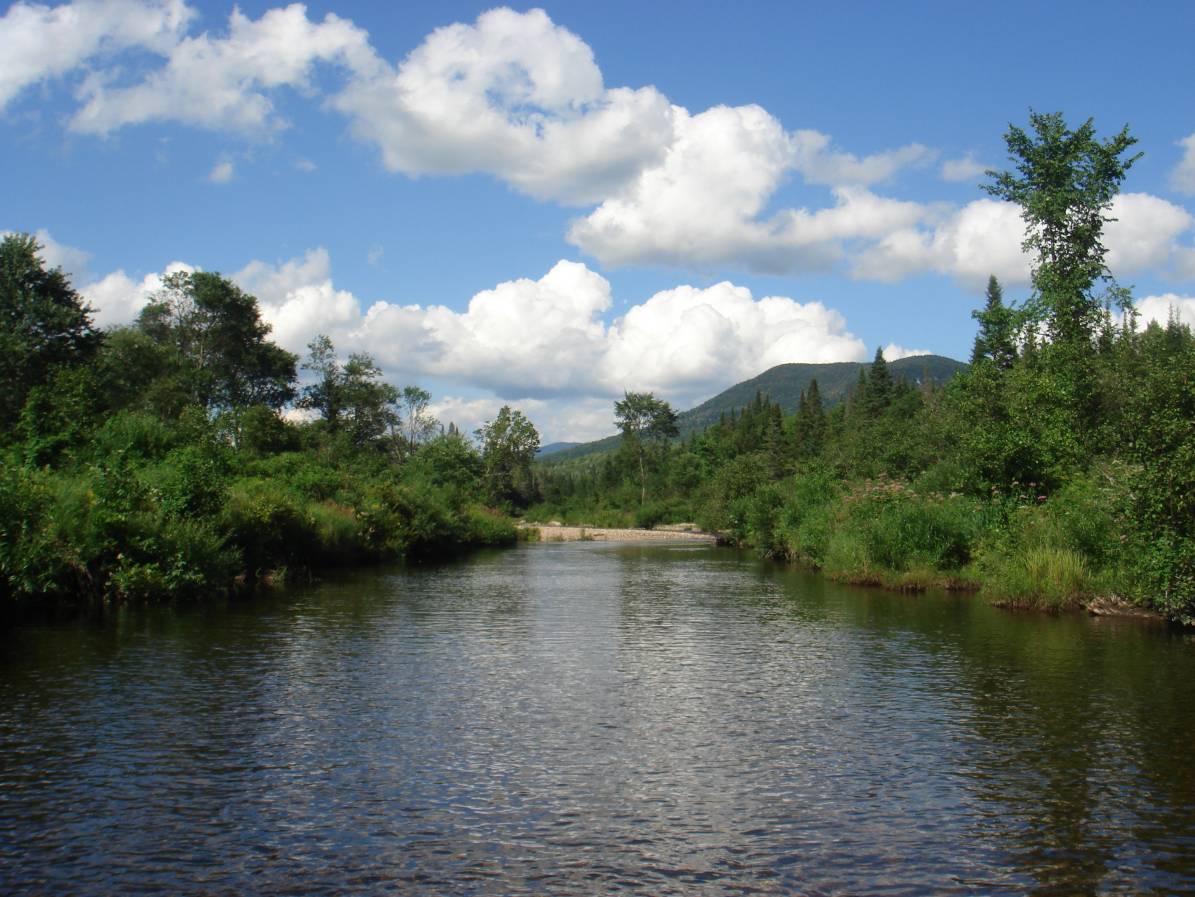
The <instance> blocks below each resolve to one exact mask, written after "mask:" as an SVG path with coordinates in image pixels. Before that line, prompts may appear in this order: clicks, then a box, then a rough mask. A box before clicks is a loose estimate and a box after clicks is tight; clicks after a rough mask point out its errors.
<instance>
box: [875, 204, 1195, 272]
mask: <svg viewBox="0 0 1195 897" xmlns="http://www.w3.org/2000/svg"><path fill="white" fill-rule="evenodd" d="M1110 215H1111V217H1112V218H1115V219H1116V220H1115V221H1110V222H1109V223H1108V224H1107V225H1106V226H1105V228H1104V245H1105V246H1107V247H1108V256H1107V261H1108V266H1109V268H1110V270H1111V271H1112V272H1113V273H1114V274H1116V275H1117V276H1120V275H1127V274H1132V273H1134V272H1137V271H1142V270H1146V269H1149V268H1173V269H1174V270H1175V272H1176V273H1180V274H1181V269H1182V265H1183V253H1184V251H1189V250H1184V248H1183V247H1182V246H1181V245H1180V243H1179V239H1180V237H1182V235H1183V234H1185V233H1186V232H1188V231H1189V230H1191V228H1192V226H1195V217H1193V216H1192V215H1191V214H1190V213H1189V212H1187V211H1186V210H1185V209H1183V208H1181V207H1179V206H1176V205H1174V204H1173V203H1170V202H1167V201H1166V200H1164V199H1159V198H1158V197H1156V196H1150V195H1149V194H1146V193H1124V194H1121V195H1119V196H1117V197H1116V198H1115V199H1114V200H1113V202H1112V208H1111V210H1110ZM925 220H926V221H927V222H928V224H927V225H926V226H921V227H906V228H898V229H894V230H892V231H891V232H890V233H888V234H887V235H885V236H883V237H881V238H880V239H879V240H878V241H876V242H875V243H874V244H872V245H870V246H867V247H865V248H864V249H863V250H862V251H860V252H859V254H858V255H857V256H856V258H855V259H854V265H853V274H854V275H855V276H856V277H860V278H865V279H869V280H880V281H888V282H893V281H897V280H902V279H904V278H906V277H910V276H913V275H916V274H922V273H925V272H931V271H932V272H935V273H938V274H943V275H947V276H950V277H954V278H955V279H956V280H958V281H959V282H960V283H962V284H963V285H965V286H967V287H968V288H979V287H982V286H983V284H984V283H986V282H987V279H988V276H989V275H990V274H995V275H996V276H997V277H998V278H999V279H1000V280H1001V281H1002V282H1004V283H1005V284H1009V285H1017V286H1020V285H1025V284H1027V283H1029V278H1030V269H1031V264H1032V258H1031V256H1030V255H1028V254H1027V253H1025V252H1024V251H1023V250H1022V248H1021V244H1022V242H1023V240H1024V234H1025V224H1024V220H1023V219H1022V218H1021V213H1020V209H1019V207H1017V206H1016V205H1014V204H1012V203H1007V202H1001V201H998V200H993V199H979V200H976V201H974V202H971V203H968V204H967V205H965V206H963V207H962V208H961V209H957V210H955V211H953V212H950V213H948V214H944V215H941V214H940V215H937V216H934V215H931V214H927V215H926V216H925Z"/></svg>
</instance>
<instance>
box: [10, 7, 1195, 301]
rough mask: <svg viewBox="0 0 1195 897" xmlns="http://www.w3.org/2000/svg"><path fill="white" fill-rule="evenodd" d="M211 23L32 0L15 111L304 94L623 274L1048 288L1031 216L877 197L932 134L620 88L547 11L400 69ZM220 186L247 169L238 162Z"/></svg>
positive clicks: (221, 102) (1180, 226)
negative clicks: (648, 270)
mask: <svg viewBox="0 0 1195 897" xmlns="http://www.w3.org/2000/svg"><path fill="white" fill-rule="evenodd" d="M192 19H193V13H192V11H191V10H190V9H189V8H188V7H187V6H186V5H185V4H184V3H183V2H182V0H74V2H73V3H71V4H68V5H66V6H60V7H55V8H53V9H50V8H47V7H43V6H35V5H31V4H28V3H24V2H21V3H18V4H16V5H15V6H13V7H12V8H11V9H10V10H9V12H8V13H6V14H5V16H4V17H3V19H0V59H2V60H4V62H3V63H0V106H3V104H4V103H6V102H8V100H10V99H11V98H12V97H13V96H15V95H16V94H17V93H19V92H20V91H21V90H23V89H25V88H26V87H28V86H29V85H31V84H34V83H37V82H38V81H39V80H44V79H46V78H49V77H53V76H55V75H63V74H66V73H68V72H71V71H76V70H81V69H86V71H87V72H88V74H87V75H86V77H85V78H84V79H83V81H82V83H81V84H80V85H79V87H78V90H77V95H78V98H79V100H80V102H81V104H82V105H81V106H80V108H78V109H77V110H76V112H75V114H74V115H73V117H72V118H71V119H70V126H71V127H72V128H73V129H75V130H76V131H83V132H89V133H96V134H109V133H111V132H113V131H115V130H117V129H119V128H121V127H124V126H126V125H132V124H138V123H142V122H148V121H153V120H170V121H177V122H182V123H185V124H189V125H193V126H198V127H206V128H215V129H222V130H229V131H234V132H239V133H245V134H250V135H257V136H261V135H270V134H274V133H276V132H277V131H279V130H280V129H282V128H284V127H285V126H286V124H287V123H286V121H285V119H284V117H283V115H282V114H281V112H280V111H279V109H278V108H276V106H275V100H276V99H277V94H278V92H279V89H283V88H285V89H288V90H291V91H294V92H297V93H298V94H300V95H302V96H304V97H309V98H312V99H314V100H316V101H318V102H321V103H322V104H323V105H324V107H325V108H328V109H332V110H336V111H338V112H339V113H341V114H342V115H344V116H345V117H346V119H347V122H348V127H349V129H350V131H351V132H352V133H353V134H354V135H356V137H357V138H359V139H360V140H362V141H364V142H366V143H368V144H371V145H373V146H375V147H376V148H377V150H378V152H379V154H380V157H381V160H382V163H383V164H384V165H385V166H386V167H387V168H389V169H391V170H393V171H397V172H404V173H406V174H409V175H422V174H457V173H465V172H485V173H489V174H491V175H493V176H495V177H497V178H500V179H501V180H503V181H504V182H505V183H507V184H509V185H511V186H512V187H513V188H515V189H517V190H519V191H522V192H523V193H526V194H528V195H531V196H533V197H537V198H540V199H546V200H552V201H555V202H559V203H564V204H575V205H579V206H583V207H585V211H582V212H581V213H579V217H578V218H576V219H575V220H574V221H572V222H571V224H570V226H569V230H568V234H567V239H568V240H569V241H570V242H571V243H572V244H573V245H575V246H576V247H577V248H578V249H580V250H581V251H582V252H584V253H586V254H588V255H590V256H592V257H594V258H596V259H598V260H599V261H600V262H602V263H603V264H605V265H610V266H618V265H664V266H670V267H677V268H683V269H689V270H698V271H703V272H708V271H712V270H717V269H721V268H728V267H729V268H738V269H745V270H750V271H758V272H766V273H798V272H816V271H826V270H832V269H839V270H842V269H845V270H847V271H849V272H850V273H851V274H853V276H856V277H861V278H871V279H878V280H885V281H892V280H897V279H901V278H905V277H909V276H914V275H918V274H923V273H927V272H934V273H939V274H943V275H946V276H950V277H954V278H956V279H957V280H959V281H960V282H962V283H965V284H967V285H968V286H974V285H977V284H980V283H982V281H983V280H984V279H986V277H987V276H988V274H989V273H996V274H997V275H998V276H1000V277H1001V278H1002V279H1005V280H1007V281H1008V282H1010V283H1013V284H1018V283H1024V282H1026V281H1027V279H1028V271H1029V264H1028V259H1027V258H1026V257H1025V255H1024V254H1023V253H1022V251H1021V249H1020V243H1021V239H1022V230H1023V228H1022V225H1021V222H1020V220H1019V216H1018V214H1017V212H1016V210H1015V209H1014V208H1012V207H1010V206H1007V205H1006V204H1002V203H998V202H995V201H992V200H978V201H976V202H972V203H969V204H967V205H965V206H962V207H958V206H955V205H946V204H939V203H927V202H911V201H906V200H897V199H894V198H891V197H886V196H883V195H881V194H879V193H878V192H876V185H878V184H881V183H883V182H885V181H887V180H889V179H891V178H892V177H894V176H895V175H896V174H898V173H899V172H900V171H901V170H903V169H905V168H907V167H909V166H919V165H920V166H924V165H928V164H930V163H931V162H933V161H934V160H935V159H936V157H937V154H936V152H935V151H934V150H932V149H930V148H927V147H925V146H923V145H921V144H918V143H910V144H907V145H905V146H901V147H897V148H894V149H888V150H883V151H880V152H877V153H873V154H871V155H863V156H860V155H857V154H854V153H851V152H849V151H847V150H846V149H843V148H840V147H838V146H836V145H835V144H834V142H833V140H832V138H831V137H830V135H828V134H825V133H822V132H820V131H817V130H812V129H799V130H793V131H789V130H787V129H786V128H785V127H784V126H783V125H782V124H781V123H780V122H779V121H778V120H777V119H776V118H775V117H773V116H772V115H771V114H770V113H768V112H767V110H765V109H762V108H761V107H759V106H755V105H745V106H738V107H727V106H716V107H713V108H711V109H707V110H705V111H700V112H691V111H689V110H687V109H684V108H682V107H680V106H676V105H673V104H671V103H670V102H669V101H668V99H667V98H666V97H665V96H664V95H663V94H661V93H660V92H659V91H658V90H656V89H655V88H654V87H651V86H644V87H639V88H634V87H610V86H608V85H606V84H605V82H604V80H603V76H602V72H601V70H600V69H599V67H598V65H597V62H596V61H595V59H594V55H593V51H592V49H591V48H590V47H589V46H588V45H587V44H586V43H585V42H584V41H583V40H582V39H581V38H580V37H578V36H577V35H575V34H573V33H572V32H570V31H568V30H567V29H566V28H563V27H561V26H559V25H557V24H555V23H554V22H553V21H552V20H551V19H550V18H549V16H548V15H547V14H546V13H544V12H543V11H542V10H531V11H529V12H526V13H519V12H515V11H513V10H510V9H505V8H504V9H494V10H490V11H489V12H485V13H483V14H481V15H480V16H479V17H478V18H477V19H476V20H475V21H474V22H473V23H457V24H453V25H448V26H446V27H443V28H439V29H436V30H435V31H433V32H432V33H431V34H429V35H428V36H427V37H426V38H425V39H424V40H423V41H422V42H421V43H420V44H419V45H418V46H417V47H416V48H415V49H414V50H412V51H411V52H410V53H409V54H408V55H407V56H406V57H404V58H403V59H401V60H399V61H398V62H397V63H395V64H393V65H392V64H391V63H389V62H388V61H385V60H383V59H381V58H380V57H379V56H378V55H377V53H376V52H375V50H374V48H373V47H372V45H371V43H370V40H369V35H368V34H367V33H366V32H365V31H364V30H363V29H361V28H359V27H357V26H356V25H354V24H353V23H352V22H350V21H349V20H347V19H342V18H339V17H337V16H336V15H334V14H328V15H326V16H325V17H324V18H323V19H322V20H319V21H314V20H312V19H309V18H308V15H307V11H306V9H305V8H304V7H303V6H302V5H299V4H293V5H290V6H286V7H280V8H274V9H269V10H267V11H266V12H264V13H263V14H262V15H261V16H260V17H259V18H257V19H251V18H250V17H248V16H247V15H245V14H244V13H242V12H241V11H240V10H238V9H234V10H233V12H232V14H231V16H230V18H229V20H228V27H227V30H226V32H224V33H222V34H213V33H208V32H204V33H201V34H198V35H190V34H188V33H187V32H188V29H189V27H190V23H191V21H192ZM27 47H33V48H35V52H34V51H28V52H27V50H26V48H27ZM129 47H138V48H142V49H145V50H148V51H150V53H151V54H157V55H158V56H160V57H161V60H162V61H161V63H160V64H158V65H156V66H154V65H150V66H148V69H147V68H146V66H145V63H144V59H138V60H137V65H136V66H135V67H132V68H131V69H130V71H132V72H134V73H135V74H134V75H132V76H131V81H130V76H128V75H127V74H122V71H121V69H120V68H119V66H118V65H117V62H119V60H118V59H117V58H116V54H118V53H119V52H120V51H121V50H123V49H127V48H129ZM6 49H7V50H8V52H7V54H6V53H5V52H4V51H5V50H6ZM51 51H52V52H51ZM45 60H53V61H52V62H48V61H45ZM328 73H331V74H332V76H333V78H332V81H333V82H335V84H334V86H331V85H330V82H329V80H328V79H327V78H326V77H322V75H326V74H328ZM1183 146H1184V147H1185V148H1186V151H1187V152H1186V156H1185V157H1184V162H1183V164H1182V165H1181V166H1180V167H1179V169H1177V170H1176V172H1175V183H1176V185H1178V186H1179V187H1180V188H1182V189H1186V188H1185V187H1182V185H1184V184H1188V175H1187V174H1186V173H1187V172H1192V174H1191V181H1190V183H1195V162H1192V161H1191V160H1192V159H1195V135H1192V136H1191V137H1189V138H1187V139H1186V140H1184V141H1183ZM297 165H298V167H299V168H300V169H301V170H311V169H313V168H314V166H313V165H312V164H310V163H306V162H305V161H303V160H300V161H299V162H298V163H297ZM981 168H982V166H980V165H979V163H978V162H976V161H975V160H974V158H973V157H972V156H970V155H967V156H964V157H963V158H960V159H951V160H947V161H946V162H944V163H943V165H942V167H941V170H940V173H941V175H942V177H944V178H946V179H964V178H968V177H972V176H975V175H976V174H978V173H979V171H980V169H981ZM211 174H212V179H213V180H214V181H217V182H220V181H222V180H224V179H227V178H228V177H231V176H232V174H233V169H232V166H231V163H225V164H224V165H221V166H217V168H216V169H214V170H213V171H212V173H211ZM797 179H799V180H800V181H801V183H803V184H804V185H806V186H812V187H815V188H818V192H821V188H828V190H826V191H825V192H824V194H823V195H824V196H825V197H826V198H825V199H822V200H820V202H817V203H812V204H811V205H809V206H808V207H789V208H784V207H780V204H778V203H777V202H776V198H777V196H778V195H780V192H779V191H780V190H781V189H782V187H783V186H784V185H785V184H786V183H787V182H788V181H789V180H797ZM1114 213H1115V214H1117V216H1118V217H1120V218H1121V221H1120V222H1117V223H1115V224H1111V225H1109V229H1108V233H1107V243H1108V246H1109V249H1110V256H1109V258H1110V262H1111V263H1112V265H1113V268H1114V270H1117V271H1120V270H1125V271H1133V270H1139V269H1141V268H1145V267H1150V266H1156V265H1161V266H1163V267H1164V268H1165V269H1166V270H1167V271H1169V272H1171V273H1174V274H1176V275H1178V276H1192V272H1195V248H1192V247H1191V246H1190V245H1189V241H1188V242H1187V244H1186V245H1184V244H1181V243H1180V242H1179V238H1180V237H1181V236H1182V235H1183V234H1186V233H1189V231H1190V229H1191V227H1192V224H1191V216H1190V215H1189V214H1188V213H1187V212H1186V211H1185V210H1184V209H1181V208H1180V207H1178V206H1175V205H1173V204H1171V203H1167V202H1166V201H1165V200H1161V199H1159V198H1157V197H1150V196H1146V195H1144V194H1129V195H1126V196H1123V197H1120V198H1119V199H1118V207H1117V209H1115V210H1114Z"/></svg>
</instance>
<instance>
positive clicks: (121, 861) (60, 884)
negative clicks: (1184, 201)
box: [0, 542, 1195, 895]
mask: <svg viewBox="0 0 1195 897" xmlns="http://www.w3.org/2000/svg"><path fill="white" fill-rule="evenodd" d="M1193 686H1195V639H1193V638H1192V636H1191V635H1190V634H1184V633H1182V632H1177V631H1175V630H1173V629H1169V628H1167V627H1164V626H1160V625H1146V624H1142V623H1140V622H1136V621H1123V620H1121V621H1116V620H1108V619H1093V618H1088V617H1083V616H1073V617H1061V618H1052V617H1044V616H1037V615H1025V614H1013V613H1008V612H1003V611H998V610H994V609H992V608H989V607H986V606H985V605H983V604H982V603H981V602H979V601H978V600H976V599H975V598H974V597H972V596H961V597H960V596H948V595H934V594H928V595H920V596H904V595H899V594H893V593H889V592H882V591H878V590H868V589H856V588H847V587H842V586H837V585H834V584H832V583H828V582H826V581H825V580H823V579H821V578H819V577H817V576H813V575H809V574H805V573H801V572H797V571H793V570H789V569H785V568H782V567H778V566H774V565H770V564H766V563H764V562H760V561H756V560H754V559H752V558H750V557H748V556H746V555H745V554H742V553H738V552H734V551H730V550H727V549H716V548H708V547H697V546H691V545H675V546H672V545H617V544H612V543H587V542H580V543H566V544H538V545H536V544H532V545H522V546H519V547H518V548H513V549H509V550H504V551H495V552H487V553H482V554H478V555H474V556H472V557H470V558H468V559H466V560H463V561H460V562H455V563H450V564H445V565H439V566H431V567H422V568H414V569H405V570H403V569H372V570H362V571H355V572H353V573H351V574H344V575H341V576H337V577H334V578H330V579H328V580H327V581H325V582H323V583H321V584H319V585H316V586H311V587H307V588H303V589H296V590H292V591H288V592H281V593H277V594H273V595H268V596H261V597H257V598H253V599H249V600H238V601H221V602H217V603H215V604H208V605H203V606H191V607H181V608H168V607H160V608H146V609H139V610H123V611H120V612H118V613H115V614H111V615H109V616H108V617H106V618H104V619H102V620H99V621H95V620H91V621H88V620H73V621H69V622H62V621H59V622H40V623H25V624H22V625H20V626H19V627H17V628H15V629H13V630H11V631H8V632H6V633H3V634H0V893H4V894H14V895H17V894H19V895H26V894H45V895H74V894H95V895H108V894H117V893H121V894H172V895H173V894H180V895H225V894H227V895H234V894H235V895H246V894H321V895H322V894H386V893H391V894H461V895H465V894H469V895H473V894H479V895H488V894H494V895H506V894H536V895H572V894H578V895H579V894H606V893H627V894H644V895H667V894H684V895H692V894H698V895H704V894H710V895H713V894H717V895H722V894H754V893H762V894H806V895H829V894H854V895H858V894H869V895H870V894H876V895H880V894H885V895H888V894H890V895H903V894H908V895H923V894H1003V893H1007V894H1058V895H1064V894H1065V895H1071V894H1132V895H1141V894H1179V893H1191V892H1192V891H1195V763H1193V762H1192V760H1193V758H1195V687H1193Z"/></svg>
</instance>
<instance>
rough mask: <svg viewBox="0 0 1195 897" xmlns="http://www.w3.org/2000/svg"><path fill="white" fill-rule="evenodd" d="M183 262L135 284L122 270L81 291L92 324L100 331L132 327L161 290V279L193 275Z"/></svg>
mask: <svg viewBox="0 0 1195 897" xmlns="http://www.w3.org/2000/svg"><path fill="white" fill-rule="evenodd" d="M194 270H195V268H194V267H193V266H191V265H188V264H186V263H185V262H171V263H170V264H169V265H167V266H166V268H165V270H164V271H162V273H161V274H146V275H145V276H144V277H142V278H141V279H140V280H134V279H133V278H131V277H129V276H128V275H127V274H125V272H124V271H123V270H118V271H113V272H112V273H111V274H108V275H106V276H104V277H102V278H100V279H99V280H97V281H94V282H92V283H89V284H87V285H86V286H84V287H81V288H80V290H79V292H80V293H81V294H82V295H83V298H84V299H86V300H87V303H88V304H89V305H90V306H91V309H92V320H93V321H95V323H96V324H97V325H99V326H100V327H115V326H119V325H122V324H129V323H131V322H132V321H133V320H134V319H135V318H136V317H137V313H138V312H140V311H141V309H143V308H144V307H145V306H146V305H148V304H149V302H150V300H151V299H153V297H154V294H155V293H157V292H158V291H159V290H160V289H162V279H163V278H164V277H165V276H166V275H169V274H175V273H177V272H179V271H194Z"/></svg>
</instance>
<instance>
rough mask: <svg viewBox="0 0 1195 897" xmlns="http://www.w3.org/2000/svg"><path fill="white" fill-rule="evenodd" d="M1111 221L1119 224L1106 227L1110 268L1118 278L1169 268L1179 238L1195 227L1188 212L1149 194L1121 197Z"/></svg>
mask: <svg viewBox="0 0 1195 897" xmlns="http://www.w3.org/2000/svg"><path fill="white" fill-rule="evenodd" d="M1111 217H1113V218H1115V219H1117V220H1115V221H1110V222H1108V224H1106V225H1105V226H1104V245H1105V246H1107V247H1108V256H1107V259H1108V267H1109V268H1110V269H1111V270H1112V272H1113V273H1114V274H1117V275H1119V274H1121V273H1122V272H1123V273H1125V274H1129V273H1133V272H1135V271H1143V270H1145V269H1147V268H1162V267H1166V266H1168V265H1169V264H1170V262H1171V257H1172V255H1173V254H1174V252H1175V250H1176V249H1177V248H1178V243H1177V241H1178V238H1179V237H1180V236H1182V234H1184V233H1185V232H1186V231H1188V230H1190V229H1191V227H1192V225H1195V217H1192V215H1191V213H1190V212H1188V211H1187V210H1186V209H1184V208H1181V207H1180V206H1176V205H1174V204H1173V203H1170V202H1167V201H1166V200H1164V199H1159V198H1158V197H1156V196H1150V195H1149V194H1148V193H1122V194H1120V195H1119V196H1117V197H1116V198H1115V199H1114V200H1113V201H1112V210H1111Z"/></svg>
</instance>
